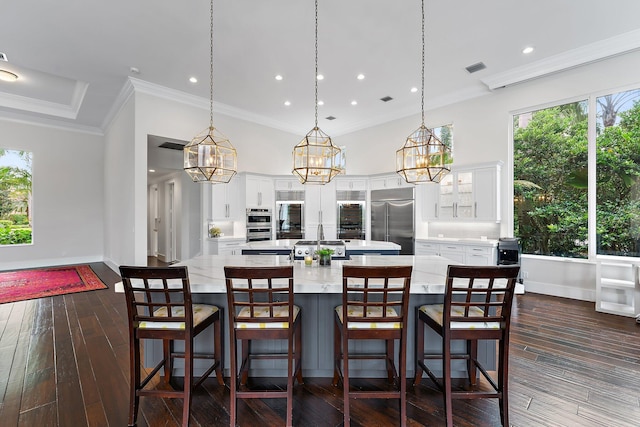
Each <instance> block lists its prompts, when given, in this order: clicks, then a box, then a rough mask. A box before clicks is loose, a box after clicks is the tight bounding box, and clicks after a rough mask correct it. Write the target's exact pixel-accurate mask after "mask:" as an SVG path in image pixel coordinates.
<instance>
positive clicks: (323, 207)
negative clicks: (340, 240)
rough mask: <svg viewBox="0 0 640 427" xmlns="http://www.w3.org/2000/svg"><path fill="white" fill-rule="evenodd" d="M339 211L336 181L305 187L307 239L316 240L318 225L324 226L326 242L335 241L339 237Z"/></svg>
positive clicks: (305, 228)
mask: <svg viewBox="0 0 640 427" xmlns="http://www.w3.org/2000/svg"><path fill="white" fill-rule="evenodd" d="M337 210H338V207H337V203H336V184H335V181H332V182H330V183H328V184H325V185H305V196H304V221H305V226H304V230H305V233H304V234H305V239H307V240H316V239H317V237H318V234H317V233H318V225H319V224H322V227H323V229H324V238H325V240H335V239H336V238H337V235H338V230H337V226H336V224H337Z"/></svg>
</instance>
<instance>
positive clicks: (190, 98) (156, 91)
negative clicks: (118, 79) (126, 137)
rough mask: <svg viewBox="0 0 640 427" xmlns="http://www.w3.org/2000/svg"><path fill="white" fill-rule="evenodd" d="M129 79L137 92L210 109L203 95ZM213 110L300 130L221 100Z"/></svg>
mask: <svg viewBox="0 0 640 427" xmlns="http://www.w3.org/2000/svg"><path fill="white" fill-rule="evenodd" d="M128 81H129V82H130V83H131V85H133V88H134V90H135V91H136V92H140V93H144V94H147V95H153V96H157V97H159V98H163V99H167V100H170V101H175V102H180V103H182V104H185V105H189V106H191V107H195V108H201V109H204V110H209V100H208V99H205V98H203V97H201V96H196V95H192V94H189V93H186V92H182V91H179V90H175V89H170V88H168V87H165V86H160V85H157V84H155V83H149V82H147V81H144V80H140V79H136V78H133V77H129V80H128ZM213 111H214V112H216V113H219V114H224V115H225V116H229V117H233V118H236V119H241V120H245V121H248V122H252V123H256V124H260V125H263V126H268V127H271V128H274V129H279V130H282V131H285V132H290V133H298V132H299V129H296V128H295V127H293V126H291V125H290V124H288V123H285V122H281V121H278V120H273V119H270V118H268V117H265V116H262V115H260V114H255V113H251V112H249V111H246V110H243V109H241V108H236V107H232V106H230V105H227V104H223V103H221V102H214V103H213Z"/></svg>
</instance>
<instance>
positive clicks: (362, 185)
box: [335, 176, 367, 191]
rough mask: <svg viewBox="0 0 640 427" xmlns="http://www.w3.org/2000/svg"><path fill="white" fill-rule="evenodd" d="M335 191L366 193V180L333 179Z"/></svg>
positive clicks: (343, 177) (340, 177)
mask: <svg viewBox="0 0 640 427" xmlns="http://www.w3.org/2000/svg"><path fill="white" fill-rule="evenodd" d="M335 181H336V191H366V190H367V179H366V178H348V177H345V176H338V177H336V178H335Z"/></svg>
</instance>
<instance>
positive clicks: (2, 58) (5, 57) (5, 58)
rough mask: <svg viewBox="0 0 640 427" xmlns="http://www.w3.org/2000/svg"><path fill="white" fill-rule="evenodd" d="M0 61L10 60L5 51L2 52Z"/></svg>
mask: <svg viewBox="0 0 640 427" xmlns="http://www.w3.org/2000/svg"><path fill="white" fill-rule="evenodd" d="M0 61H8V59H7V55H5V54H4V53H2V52H0Z"/></svg>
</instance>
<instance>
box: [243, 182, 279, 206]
mask: <svg viewBox="0 0 640 427" xmlns="http://www.w3.org/2000/svg"><path fill="white" fill-rule="evenodd" d="M245 179H246V182H245V191H246V193H245V194H246V200H245V201H246V207H247V209H250V208H263V209H273V199H274V192H275V190H274V185H273V179H272V178H271V177H266V176H260V175H246V177H245Z"/></svg>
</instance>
